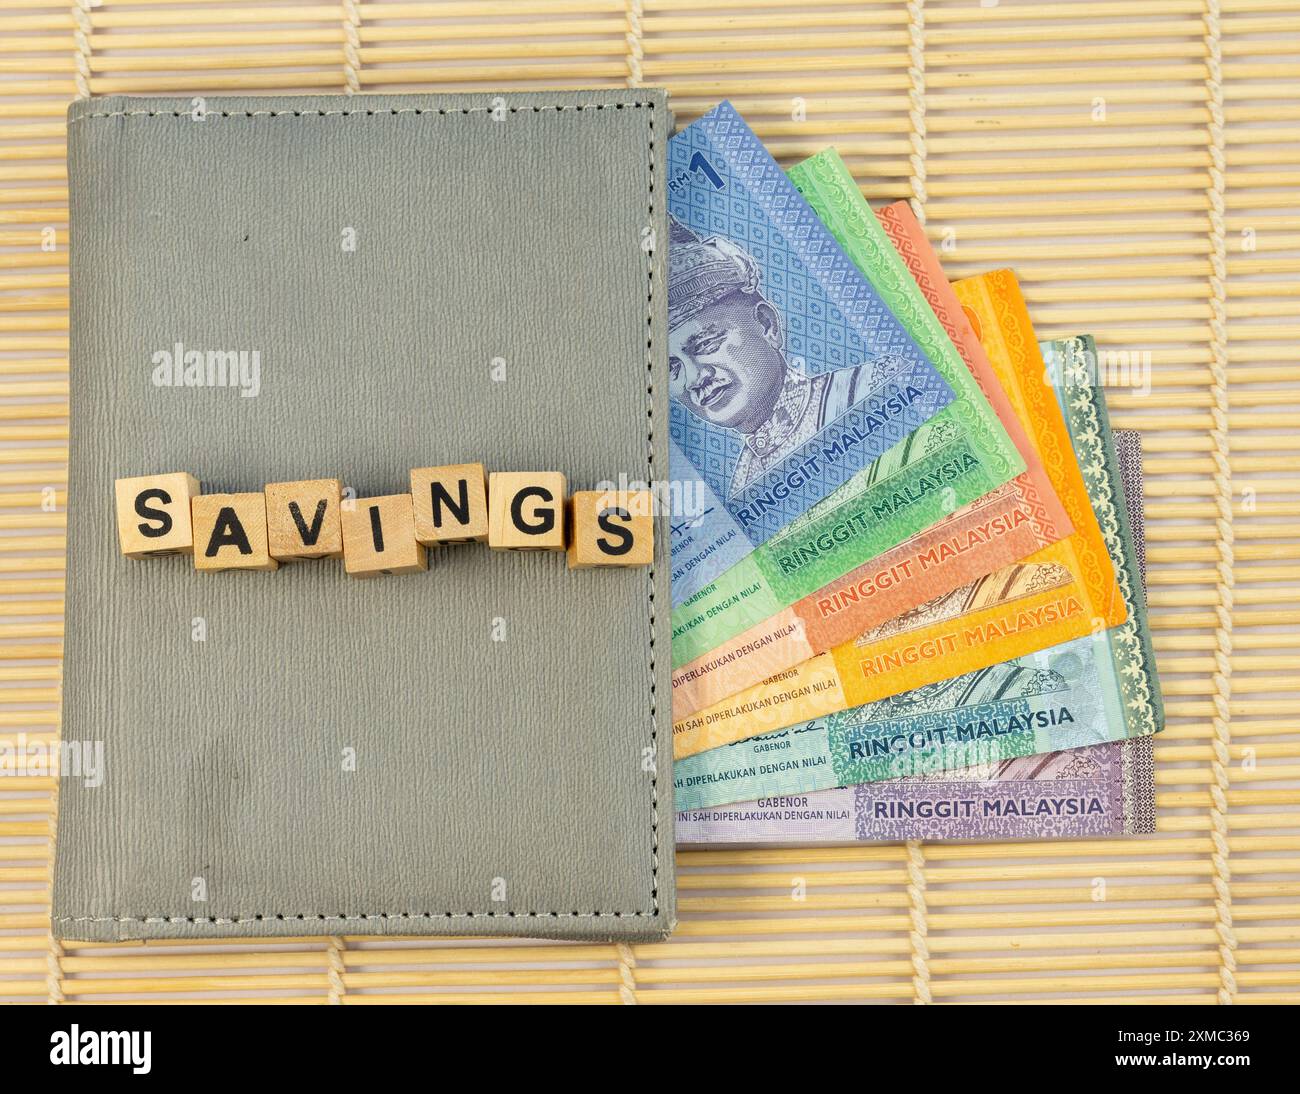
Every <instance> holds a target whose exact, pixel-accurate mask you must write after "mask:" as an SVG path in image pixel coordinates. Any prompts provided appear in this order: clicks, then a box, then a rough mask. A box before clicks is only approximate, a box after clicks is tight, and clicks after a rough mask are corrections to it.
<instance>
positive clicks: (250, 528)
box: [190, 491, 280, 572]
mask: <svg viewBox="0 0 1300 1094" xmlns="http://www.w3.org/2000/svg"><path fill="white" fill-rule="evenodd" d="M190 511H191V513H192V515H193V519H194V568H195V569H196V570H204V571H208V572H216V571H218V570H278V569H279V568H280V564H279V563H278V562H276V561H275V559H273V558H272V557H271V553H270V551H268V550H267V544H266V495H265V494H263V493H261V492H260V491H259V492H258V493H256V494H200V495H199V496H198V497H197V498H195V499H194V501H193V502H192V503H191V505H190Z"/></svg>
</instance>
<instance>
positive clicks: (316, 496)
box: [266, 479, 343, 562]
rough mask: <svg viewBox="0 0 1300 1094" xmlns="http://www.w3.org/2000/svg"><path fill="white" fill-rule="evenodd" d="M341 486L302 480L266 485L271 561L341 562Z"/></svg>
mask: <svg viewBox="0 0 1300 1094" xmlns="http://www.w3.org/2000/svg"><path fill="white" fill-rule="evenodd" d="M342 497H343V484H342V483H340V482H339V480H338V479H303V480H301V481H299V482H268V483H267V484H266V538H267V545H268V549H269V550H270V552H271V557H272V558H274V559H278V560H279V561H281V562H290V561H293V560H294V559H303V558H341V557H342V556H343V522H342V520H341V519H340V513H341V501H342Z"/></svg>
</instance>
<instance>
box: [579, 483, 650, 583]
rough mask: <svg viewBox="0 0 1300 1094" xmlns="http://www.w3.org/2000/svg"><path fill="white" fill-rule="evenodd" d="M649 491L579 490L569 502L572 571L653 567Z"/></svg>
mask: <svg viewBox="0 0 1300 1094" xmlns="http://www.w3.org/2000/svg"><path fill="white" fill-rule="evenodd" d="M653 500H654V499H653V498H652V496H651V494H650V492H649V491H648V490H622V491H616V490H608V491H607V490H579V491H577V492H576V493H575V494H574V495H573V499H572V501H570V503H569V569H570V570H579V569H584V568H585V567H588V566H649V565H650V564H651V563H652V562H654V557H655V541H654V508H653Z"/></svg>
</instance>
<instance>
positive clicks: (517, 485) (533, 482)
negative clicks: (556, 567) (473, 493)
mask: <svg viewBox="0 0 1300 1094" xmlns="http://www.w3.org/2000/svg"><path fill="white" fill-rule="evenodd" d="M564 490H565V480H564V476H563V475H562V474H561V473H560V472H559V471H531V472H527V471H522V472H521V471H494V472H492V479H491V481H490V483H489V485H488V546H489V547H493V548H495V549H497V550H498V551H563V550H564Z"/></svg>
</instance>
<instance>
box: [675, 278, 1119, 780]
mask: <svg viewBox="0 0 1300 1094" xmlns="http://www.w3.org/2000/svg"><path fill="white" fill-rule="evenodd" d="M954 289H955V291H956V292H957V296H958V299H959V300H960V301H961V302H962V305H963V307H964V308H965V310H966V313H967V318H968V319H970V321H971V324H972V326H973V327H974V328H975V333H976V335H977V336H978V337H979V338H980V340H981V343H982V344H983V346H984V349H985V351H986V352H987V353H988V357H989V361H990V362H991V363H992V365H993V368H994V371H995V372H996V373H997V376H998V379H999V380H1001V382H1002V386H1003V388H1004V390H1005V391H1006V392H1007V394H1008V396H1009V397H1010V399H1011V401H1012V404H1013V405H1014V407H1015V410H1016V414H1017V415H1018V416H1019V418H1020V420H1021V421H1022V422H1023V423H1024V424H1025V425H1026V426H1027V427H1028V429H1029V430H1030V435H1031V437H1032V439H1033V442H1034V446H1035V448H1036V449H1037V451H1038V454H1039V458H1040V459H1041V460H1042V463H1043V466H1044V467H1045V468H1046V469H1047V473H1048V475H1049V477H1050V478H1051V480H1052V485H1053V486H1054V487H1055V489H1056V494H1057V497H1058V498H1060V500H1061V503H1062V505H1064V506H1065V508H1066V511H1067V512H1068V513H1069V515H1070V522H1071V524H1072V525H1073V526H1074V530H1073V531H1072V532H1071V533H1070V535H1069V536H1066V537H1065V538H1064V539H1061V540H1059V541H1058V542H1056V543H1053V544H1050V545H1049V546H1047V547H1044V548H1042V549H1041V550H1039V551H1036V552H1034V554H1032V555H1030V556H1029V557H1028V558H1026V559H1024V560H1022V561H1020V562H1018V563H1015V564H1013V565H1011V566H1009V567H1006V568H1004V569H1001V570H996V571H994V572H993V573H992V574H988V575H986V576H984V577H982V578H979V579H978V580H976V581H974V582H972V583H970V584H968V585H963V586H960V587H959V588H957V589H953V590H951V591H949V592H947V593H944V594H943V595H942V596H939V597H936V598H935V599H933V600H930V601H927V602H925V603H924V604H921V605H919V606H918V607H915V608H911V609H909V610H908V611H906V612H904V613H903V614H901V615H899V616H896V617H894V618H893V619H889V620H886V621H884V622H883V623H880V624H878V625H876V626H875V627H872V628H871V629H870V630H867V631H865V632H863V633H862V634H861V635H860V636H858V637H857V638H854V639H852V640H850V641H848V642H843V643H841V644H840V645H838V646H835V647H834V648H832V649H831V650H829V651H828V652H826V653H822V654H818V655H817V656H816V657H814V658H812V659H811V660H808V661H805V662H803V663H802V664H800V665H797V666H796V667H794V668H792V669H787V670H786V671H784V672H780V673H777V674H776V675H774V676H772V677H770V678H769V679H767V680H765V681H764V682H763V683H761V684H758V685H756V686H754V687H750V688H747V689H745V690H744V691H741V692H739V693H738V694H736V695H733V696H731V697H730V698H728V699H725V700H723V701H722V702H720V703H717V704H715V705H713V706H711V707H706V708H705V709H704V710H701V711H697V712H696V713H695V714H692V715H690V716H689V717H686V718H681V719H676V720H675V722H674V725H673V752H674V755H675V756H677V757H678V758H681V757H684V756H691V755H694V754H695V753H697V752H702V751H704V750H705V749H708V748H716V747H717V746H719V745H723V744H729V743H731V742H733V741H738V740H743V739H745V738H748V737H754V736H757V735H759V734H763V733H771V732H773V731H774V730H777V729H781V728H783V727H785V726H792V725H797V724H799V723H800V722H804V721H807V720H809V719H812V718H818V717H821V716H824V715H827V714H831V713H833V712H835V711H840V710H848V709H850V708H853V707H859V706H862V705H863V704H866V703H871V702H873V701H874V700H877V699H883V698H885V697H886V696H889V695H896V694H898V693H899V692H902V691H910V690H912V689H915V688H918V687H920V686H921V685H922V684H928V683H931V682H933V681H936V680H944V679H947V678H949V677H952V676H956V675H959V674H961V673H964V672H972V671H974V670H976V669H979V668H984V667H986V666H989V665H996V664H998V663H999V662H1001V661H1006V660H1008V659H1009V658H1012V657H1015V656H1017V655H1018V654H1021V653H1028V652H1030V651H1032V650H1041V649H1045V648H1046V647H1048V646H1054V645H1056V644H1058V643H1060V642H1064V641H1066V640H1067V639H1070V638H1075V637H1078V636H1080V635H1085V634H1088V633H1089V632H1090V631H1096V630H1101V629H1104V628H1105V627H1113V626H1117V625H1118V624H1120V623H1122V622H1123V621H1124V618H1125V607H1124V599H1123V597H1122V596H1121V595H1120V590H1119V588H1118V586H1117V585H1116V582H1115V575H1114V570H1113V568H1112V566H1111V560H1110V558H1109V556H1108V555H1107V553H1106V545H1105V543H1104V542H1103V539H1102V535H1101V532H1100V530H1099V529H1098V527H1097V518H1096V517H1095V516H1094V515H1093V510H1092V507H1091V506H1090V505H1089V503H1088V492H1087V487H1086V485H1085V483H1084V478H1083V475H1082V474H1081V472H1080V468H1079V465H1078V463H1077V462H1076V461H1075V458H1074V453H1073V451H1072V450H1071V447H1070V435H1069V433H1068V431H1067V428H1066V423H1065V421H1064V420H1063V419H1062V416H1061V411H1060V409H1059V408H1058V407H1057V405H1056V400H1055V399H1054V398H1053V396H1052V387H1051V385H1050V384H1048V383H1046V382H1044V379H1043V376H1044V364H1043V358H1042V355H1041V354H1040V352H1039V350H1038V345H1037V343H1036V342H1035V341H1034V332H1033V327H1032V326H1031V324H1030V322H1029V313H1028V311H1027V310H1026V309H1025V303H1024V298H1023V297H1022V296H1021V295H1020V288H1019V286H1018V285H1017V284H1016V279H1015V275H1014V274H1012V273H1011V271H1010V270H996V271H994V272H992V273H987V274H981V275H980V276H979V277H973V278H970V279H968V280H966V281H962V282H958V283H957V285H955V286H954Z"/></svg>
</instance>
